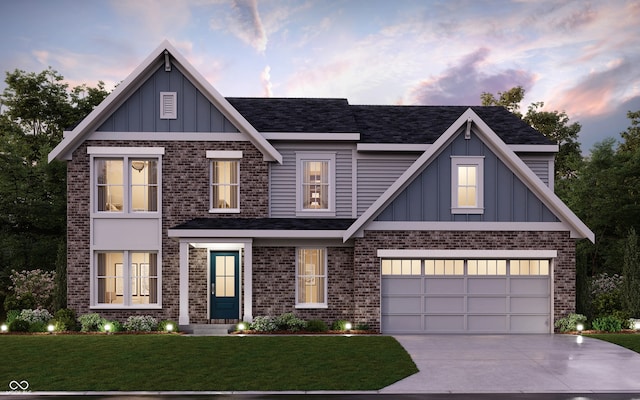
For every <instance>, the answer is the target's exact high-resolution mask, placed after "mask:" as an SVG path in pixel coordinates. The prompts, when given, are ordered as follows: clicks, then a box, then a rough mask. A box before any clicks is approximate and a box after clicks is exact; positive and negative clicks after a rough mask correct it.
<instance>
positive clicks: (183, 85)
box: [97, 64, 238, 132]
mask: <svg viewBox="0 0 640 400" xmlns="http://www.w3.org/2000/svg"><path fill="white" fill-rule="evenodd" d="M160 92H175V93H176V94H177V101H178V102H177V115H176V118H175V119H160ZM97 130H98V131H103V132H238V129H236V127H235V126H233V124H232V123H231V122H230V121H229V120H228V119H227V118H225V117H224V115H222V113H221V112H220V111H219V110H218V109H217V108H216V107H215V106H214V105H213V104H211V102H210V101H209V100H208V99H207V98H206V97H205V96H204V95H203V94H202V92H200V91H199V90H198V89H197V88H196V87H195V86H194V85H193V84H192V83H191V81H189V79H187V78H186V77H185V76H184V75H183V74H182V73H181V72H180V70H179V69H178V68H177V67H176V66H175V65H173V64H172V68H171V71H168V72H167V71H165V70H164V64H162V66H160V67H158V69H157V70H156V72H154V73H153V74H152V75H151V76H150V77H149V78H148V79H147V80H146V81H145V82H144V83H143V84H142V86H140V87H139V88H138V89H137V90H136V91H135V92H134V93H133V94H132V95H131V96H130V97H129V98H128V99H127V100H125V101H124V102H123V103H122V104H121V105H120V106H119V107H118V108H117V109H116V110H115V111H114V112H113V113H112V114H111V115H110V116H109V117H108V118H107V119H106V120H105V121H104V122H103V123H102V124H101V125H100V127H99V128H98V129H97Z"/></svg>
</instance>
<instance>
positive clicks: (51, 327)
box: [47, 324, 56, 333]
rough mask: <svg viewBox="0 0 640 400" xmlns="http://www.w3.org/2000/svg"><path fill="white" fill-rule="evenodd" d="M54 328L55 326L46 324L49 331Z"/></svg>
mask: <svg viewBox="0 0 640 400" xmlns="http://www.w3.org/2000/svg"><path fill="white" fill-rule="evenodd" d="M54 329H56V328H55V326H53V325H52V324H49V326H47V330H48V331H49V333H52V332H53V330H54Z"/></svg>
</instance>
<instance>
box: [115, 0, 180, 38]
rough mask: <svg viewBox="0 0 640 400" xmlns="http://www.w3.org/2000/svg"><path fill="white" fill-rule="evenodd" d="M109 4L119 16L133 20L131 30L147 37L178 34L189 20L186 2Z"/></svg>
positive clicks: (149, 0) (157, 0) (162, 0)
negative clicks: (170, 33)
mask: <svg viewBox="0 0 640 400" xmlns="http://www.w3.org/2000/svg"><path fill="white" fill-rule="evenodd" d="M111 4H112V6H113V8H114V9H115V10H116V11H117V12H118V13H120V14H121V15H123V16H125V17H128V18H131V19H135V25H134V26H133V28H134V29H135V30H136V32H137V33H138V34H140V35H144V36H147V37H154V38H157V37H160V38H163V37H164V36H166V34H167V32H179V31H180V30H181V29H182V28H184V27H186V26H188V25H189V22H190V20H191V5H190V4H189V2H187V1H175V0H136V1H112V2H111ZM135 26H138V28H136V27H135Z"/></svg>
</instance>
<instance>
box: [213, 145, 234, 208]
mask: <svg viewBox="0 0 640 400" xmlns="http://www.w3.org/2000/svg"><path fill="white" fill-rule="evenodd" d="M207 158H208V159H210V162H209V177H210V179H209V199H210V200H209V212H211V213H239V212H240V159H241V158H242V152H241V151H215V150H212V151H207Z"/></svg>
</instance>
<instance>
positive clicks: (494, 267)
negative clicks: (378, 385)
mask: <svg viewBox="0 0 640 400" xmlns="http://www.w3.org/2000/svg"><path fill="white" fill-rule="evenodd" d="M549 276H550V261H549V260H531V259H526V260H523V259H518V260H509V259H495V260H485V259H482V260H474V259H465V260H447V259H435V260H434V259H426V260H419V259H413V260H409V259H383V260H382V307H381V309H382V331H383V332H384V333H549V332H551V327H550V321H551V318H550V314H551V296H550V293H551V284H550V279H549Z"/></svg>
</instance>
